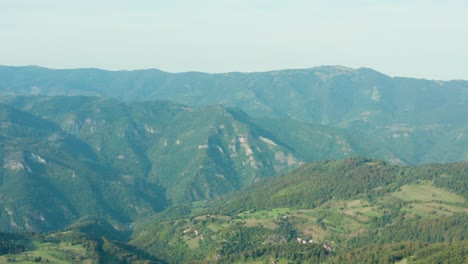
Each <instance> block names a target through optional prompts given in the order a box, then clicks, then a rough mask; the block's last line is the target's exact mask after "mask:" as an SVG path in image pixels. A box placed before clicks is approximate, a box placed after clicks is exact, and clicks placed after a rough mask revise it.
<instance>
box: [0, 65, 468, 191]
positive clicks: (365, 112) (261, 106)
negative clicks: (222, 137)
mask: <svg viewBox="0 0 468 264" xmlns="http://www.w3.org/2000/svg"><path fill="white" fill-rule="evenodd" d="M0 78H1V79H2V83H1V84H0V94H1V95H31V94H33V95H34V94H42V95H93V96H103V97H104V98H115V99H117V100H120V101H123V102H134V101H151V100H170V101H175V102H178V103H181V104H185V105H187V106H189V107H192V108H194V109H199V108H203V107H208V106H211V105H219V104H221V105H223V106H224V107H226V108H235V109H241V110H242V111H245V112H246V113H247V114H248V115H250V116H252V117H255V118H267V119H271V118H274V119H277V122H276V123H272V126H271V122H270V125H269V126H268V129H267V130H279V129H281V128H279V126H278V122H284V123H286V124H291V122H292V121H290V120H295V121H300V122H305V123H309V124H313V125H315V126H320V125H322V126H323V125H325V126H327V127H328V128H336V129H337V128H345V129H346V131H347V135H348V137H347V138H346V140H344V141H343V140H335V142H342V143H343V146H342V148H343V149H346V152H348V153H349V154H350V155H353V153H356V154H359V155H363V156H368V157H373V158H378V159H384V160H387V161H392V162H393V163H397V164H404V165H417V164H428V163H438V162H457V161H468V152H467V149H468V140H467V138H466V135H467V133H468V125H467V124H468V114H467V113H468V104H467V101H466V98H468V96H467V93H468V92H467V91H468V82H467V81H461V80H459V81H433V80H423V79H412V78H399V77H389V76H387V75H385V74H382V73H379V72H377V71H374V70H371V69H367V68H360V69H350V68H345V67H340V66H321V67H315V68H311V69H297V70H279V71H270V72H256V73H238V72H234V73H224V74H208V73H200V72H187V73H167V72H163V71H160V70H155V69H149V70H136V71H105V70H99V69H70V70H52V69H47V68H41V67H34V66H29V67H8V66H1V67H0ZM293 125H294V126H300V127H302V128H303V127H304V125H302V124H299V123H295V124H293ZM285 126H287V125H285ZM291 131H293V130H291ZM286 133H289V132H286ZM302 137H303V135H302ZM303 138H304V137H303ZM304 139H305V138H304ZM302 141H303V142H307V143H308V144H309V145H310V144H315V143H316V142H317V141H311V140H308V141H307V140H302ZM348 143H349V144H348ZM340 152H343V151H340ZM318 153H320V152H318ZM308 155H310V153H303V156H306V157H307V156H308ZM317 156H320V154H315V157H317ZM337 157H338V156H330V155H328V156H325V155H324V156H323V158H325V159H328V158H332V159H334V158H337ZM319 159H322V158H319ZM306 160H307V161H310V160H318V159H308V158H306ZM197 195H199V194H197Z"/></svg>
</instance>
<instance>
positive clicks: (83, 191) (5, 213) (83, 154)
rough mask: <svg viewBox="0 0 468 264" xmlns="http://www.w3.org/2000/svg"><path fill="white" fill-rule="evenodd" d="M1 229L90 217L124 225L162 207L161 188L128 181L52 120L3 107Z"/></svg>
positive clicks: (46, 226)
mask: <svg viewBox="0 0 468 264" xmlns="http://www.w3.org/2000/svg"><path fill="white" fill-rule="evenodd" d="M0 147H1V149H2V151H1V153H0V162H1V167H0V180H1V182H0V196H1V197H2V204H1V210H0V229H1V230H2V231H21V230H30V231H44V230H51V229H57V228H61V227H64V226H66V225H68V224H70V223H71V222H73V221H76V220H77V219H79V218H80V217H82V216H86V215H101V216H102V217H105V218H106V219H108V220H109V221H110V222H112V223H113V224H116V225H117V226H119V227H120V228H123V229H125V228H128V226H126V225H128V224H129V223H131V222H132V221H134V220H135V218H138V217H141V216H143V215H148V214H150V213H153V212H155V211H158V210H161V209H162V208H163V206H164V205H165V204H166V200H165V197H164V193H163V192H162V188H161V187H160V186H158V185H157V184H155V183H152V182H149V181H147V180H145V179H144V178H142V179H136V180H135V181H134V182H128V181H126V180H125V179H123V178H121V177H116V170H115V169H113V168H112V167H109V166H106V165H104V164H102V163H100V162H99V158H98V155H97V154H96V152H95V151H94V150H93V149H92V148H91V147H90V146H89V145H87V144H86V143H84V142H83V141H81V140H80V139H78V138H76V137H74V136H72V135H70V134H67V133H65V132H64V131H62V130H61V129H60V127H59V126H58V125H56V124H54V123H52V122H50V121H46V120H44V119H41V118H39V117H36V116H33V115H31V114H29V113H25V112H22V111H19V110H16V109H13V108H11V107H8V106H5V105H0Z"/></svg>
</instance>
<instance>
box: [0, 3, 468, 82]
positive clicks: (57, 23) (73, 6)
mask: <svg viewBox="0 0 468 264" xmlns="http://www.w3.org/2000/svg"><path fill="white" fill-rule="evenodd" d="M467 14H468V1H465V0H440V1H439V0H437V1H436V0H318V1H314V0H288V1H283V0H236V1H234V0H192V1H189V0H172V1H169V0H165V1H163V0H132V1H129V0H113V1H109V0H99V1H96V0H80V1H75V0H0V65H15V66H21V65H39V66H43V67H49V68H59V69H61V68H102V69H108V70H123V69H125V70H132V69H146V68H157V69H161V70H164V71H169V72H184V71H203V72H211V73H217V72H231V71H242V72H252V71H268V70H279V69H292V68H311V67H315V66H320V65H342V66H346V67H351V68H359V67H368V68H373V69H375V70H377V71H380V72H382V73H385V74H388V75H391V76H406V77H417V78H426V79H438V80H450V79H466V80H468V15H467Z"/></svg>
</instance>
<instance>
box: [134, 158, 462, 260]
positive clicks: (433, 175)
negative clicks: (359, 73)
mask: <svg viewBox="0 0 468 264" xmlns="http://www.w3.org/2000/svg"><path fill="white" fill-rule="evenodd" d="M467 171H468V164H467V163H454V164H443V165H426V166H419V167H400V166H395V165H391V164H389V163H386V162H382V161H378V160H370V159H366V158H360V157H356V158H351V159H346V160H343V161H325V162H318V163H310V164H306V165H303V166H301V167H300V168H298V169H296V170H294V171H292V172H291V173H288V174H286V175H283V176H281V177H274V178H269V179H265V180H264V181H261V182H258V183H256V184H254V185H252V186H251V187H248V188H247V189H245V190H243V191H240V192H234V193H232V194H230V195H227V196H225V197H223V198H221V199H219V200H216V201H212V202H209V203H208V204H201V203H195V204H193V205H190V206H186V207H184V208H174V209H171V210H168V211H165V212H163V213H160V214H157V215H156V216H155V217H153V218H151V219H148V220H146V222H145V223H144V224H143V225H142V226H141V227H140V228H139V229H138V231H137V232H136V236H135V237H134V239H133V240H132V242H131V243H132V244H133V245H135V246H137V247H139V248H141V249H143V250H145V251H146V252H148V253H150V254H153V255H157V256H160V257H163V259H166V260H168V261H169V262H172V263H178V262H194V261H195V262H206V263H210V262H216V261H218V262H230V263H232V262H239V263H241V262H254V261H259V262H260V261H269V262H270V261H275V262H276V261H282V260H283V261H284V260H286V259H287V260H289V261H295V262H297V263H301V262H303V261H305V262H311V263H319V262H320V263H322V262H323V263H395V262H398V261H401V260H403V259H406V261H408V262H409V263H411V262H412V261H416V262H418V263H424V260H426V261H427V260H428V259H431V258H432V259H436V258H438V259H441V261H442V263H447V262H446V261H450V260H451V261H453V263H463V261H464V260H466V255H465V253H466V249H467V244H466V242H463V240H464V239H465V238H466V235H468V233H467V230H468V219H467V215H468V214H467V213H468V208H467V198H468V193H467V186H466V184H467V182H466V176H467ZM429 248H431V249H430V250H429ZM425 249H428V250H425ZM464 252H465V253H464ZM285 263H286V262H285Z"/></svg>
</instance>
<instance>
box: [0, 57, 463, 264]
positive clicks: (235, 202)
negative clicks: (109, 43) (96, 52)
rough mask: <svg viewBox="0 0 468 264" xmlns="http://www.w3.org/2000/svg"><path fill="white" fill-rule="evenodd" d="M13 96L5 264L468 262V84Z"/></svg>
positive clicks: (126, 87)
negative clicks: (17, 263)
mask: <svg viewBox="0 0 468 264" xmlns="http://www.w3.org/2000/svg"><path fill="white" fill-rule="evenodd" d="M0 80H1V81H0V150H1V151H0V200H1V202H0V232H16V233H17V234H6V233H0V262H7V261H13V260H18V261H37V260H38V261H39V262H40V261H43V260H44V259H42V257H46V258H47V259H48V260H50V261H52V262H55V261H56V262H59V263H60V262H65V263H67V262H71V261H75V262H80V261H81V262H83V263H100V262H101V263H106V262H107V263H161V262H162V263H164V262H168V263H193V262H196V263H227V262H229V263H236V262H237V263H244V262H254V263H263V262H268V263H271V262H276V263H289V262H290V261H292V262H295V263H304V262H306V263H307V262H311V263H397V262H400V261H403V263H405V262H406V263H413V262H414V263H426V262H427V261H437V262H440V263H444V262H446V263H465V262H466V261H467V259H466V252H468V248H467V246H468V245H467V243H466V240H465V238H466V237H467V235H468V234H467V230H468V226H467V223H468V219H467V215H468V205H467V199H468V191H467V190H468V186H467V185H468V182H467V179H468V165H467V163H466V162H468V140H467V133H468V104H467V97H468V82H467V81H447V82H442V81H431V80H421V79H411V78H398V77H389V76H386V75H384V74H381V73H379V72H376V71H374V70H371V69H366V68H360V69H350V68H345V67H340V66H323V67H316V68H311V69H299V70H281V71H271V72H260V73H237V72H236V73H224V74H207V73H199V72H187V73H167V72H163V71H159V70H138V71H104V70H98V69H76V70H51V69H46V68H41V67H35V66H30V67H7V66H0ZM311 161H313V162H312V163H310V162H311ZM447 162H449V163H447ZM435 163H438V164H435ZM444 163H445V164H444ZM401 165H405V166H401ZM25 231H34V232H40V233H38V234H37V233H20V232H25ZM45 231H47V232H48V233H44V232H45ZM22 252H26V253H22ZM4 254H6V256H2V255H4ZM17 257H18V258H17ZM44 261H45V260H44Z"/></svg>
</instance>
